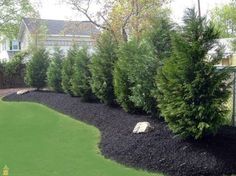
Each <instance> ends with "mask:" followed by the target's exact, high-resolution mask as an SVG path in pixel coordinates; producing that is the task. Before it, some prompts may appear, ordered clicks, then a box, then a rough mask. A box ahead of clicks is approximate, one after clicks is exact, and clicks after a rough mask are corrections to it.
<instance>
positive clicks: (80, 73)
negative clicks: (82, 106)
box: [71, 48, 94, 101]
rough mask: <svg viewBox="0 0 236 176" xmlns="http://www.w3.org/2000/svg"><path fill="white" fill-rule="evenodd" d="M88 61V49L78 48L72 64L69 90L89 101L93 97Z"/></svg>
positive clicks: (89, 60) (89, 58) (89, 59)
mask: <svg viewBox="0 0 236 176" xmlns="http://www.w3.org/2000/svg"><path fill="white" fill-rule="evenodd" d="M90 62H91V56H90V55H89V53H88V49H87V48H82V49H80V50H79V51H78V53H77V55H76V59H75V64H74V66H73V74H72V79H71V91H72V92H73V94H74V95H75V96H81V97H82V99H83V100H84V101H90V100H93V98H94V96H93V94H92V89H91V86H90V80H91V72H90V70H89V65H90Z"/></svg>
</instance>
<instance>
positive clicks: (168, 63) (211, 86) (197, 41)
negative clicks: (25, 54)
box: [26, 9, 230, 139]
mask: <svg viewBox="0 0 236 176" xmlns="http://www.w3.org/2000/svg"><path fill="white" fill-rule="evenodd" d="M218 37H219V33H218V32H217V31H216V30H215V28H214V26H213V25H212V24H211V23H210V22H208V21H207V20H206V18H205V17H199V16H198V15H197V13H196V12H195V10H194V9H189V10H188V11H187V12H186V15H185V17H184V25H183V26H181V27H174V26H173V25H172V24H171V23H170V20H169V19H168V18H166V17H164V18H163V17H160V18H159V19H158V20H157V21H155V22H154V23H153V26H152V29H150V31H149V32H148V33H147V34H145V35H144V36H142V37H141V39H140V38H139V39H136V38H133V39H131V40H130V41H128V42H127V43H121V44H120V43H118V42H117V41H116V40H115V39H114V38H113V36H112V35H111V34H110V33H109V32H103V33H102V35H101V36H100V38H99V39H98V41H97V47H96V53H95V54H93V55H91V54H90V53H89V52H88V50H87V49H86V48H84V49H79V48H77V47H76V46H74V47H73V48H71V49H70V50H69V52H68V55H67V57H66V58H64V56H63V55H62V53H61V51H60V50H59V49H57V50H56V51H55V53H54V56H53V58H52V59H51V61H50V63H49V60H48V56H47V53H46V51H45V50H44V49H40V50H38V51H37V52H36V53H35V54H34V55H33V58H32V60H31V61H30V62H29V64H28V66H27V71H26V82H27V83H28V84H29V85H30V86H34V87H37V88H41V87H44V86H45V85H46V84H48V86H49V87H50V88H52V89H53V90H55V91H57V92H65V93H68V94H70V95H72V96H80V97H82V98H83V99H84V100H86V101H89V100H93V99H94V98H95V97H97V98H98V99H99V100H100V101H101V102H103V103H106V104H108V105H114V104H119V105H120V106H121V107H123V108H124V110H125V111H127V112H137V111H145V112H146V113H149V114H152V115H153V116H159V117H163V118H164V119H165V120H166V122H167V123H168V125H169V127H170V129H171V130H172V131H174V132H175V133H177V134H180V135H181V136H183V137H194V138H196V139H198V138H202V137H203V136H204V135H206V134H212V133H216V131H217V130H218V129H219V127H220V126H221V125H222V124H224V116H225V115H226V113H227V108H226V106H225V104H224V102H226V101H227V99H228V97H229V90H228V88H229V86H230V85H229V84H228V83H227V82H226V80H227V79H228V77H229V74H228V72H227V70H225V69H222V70H217V69H216V67H215V66H214V65H215V64H216V63H217V62H219V59H220V58H221V57H222V50H221V49H220V47H217V43H216V39H217V38H218ZM216 47H217V49H216V54H215V56H212V57H211V58H209V57H207V54H208V51H209V50H211V49H214V48H216ZM46 78H47V79H46ZM121 118H122V117H121Z"/></svg>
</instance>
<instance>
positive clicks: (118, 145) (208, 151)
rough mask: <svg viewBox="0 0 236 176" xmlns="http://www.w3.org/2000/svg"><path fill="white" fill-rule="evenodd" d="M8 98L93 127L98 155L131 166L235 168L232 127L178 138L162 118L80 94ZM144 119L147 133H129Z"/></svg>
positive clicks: (216, 173)
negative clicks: (197, 136)
mask: <svg viewBox="0 0 236 176" xmlns="http://www.w3.org/2000/svg"><path fill="white" fill-rule="evenodd" d="M4 99H5V100H8V101H32V102H39V103H42V104H45V105H47V106H49V107H51V108H53V109H56V110H58V111H60V112H62V113H65V114H68V115H70V116H72V117H73V118H75V119H78V120H81V121H84V122H86V123H88V124H92V125H94V126H96V127H97V128H98V129H99V130H100V131H101V135H102V139H101V143H100V145H99V147H100V149H101V152H102V154H103V155H104V156H105V157H107V158H110V159H113V160H116V161H118V162H120V163H123V164H126V165H128V166H133V167H136V168H142V169H146V170H149V171H157V172H163V173H166V174H168V175H170V176H223V175H230V174H235V173H236V128H233V127H224V128H222V129H221V130H220V131H219V133H218V134H217V135H216V136H215V137H208V138H205V139H203V140H201V141H194V140H183V139H181V138H179V137H176V136H175V135H174V134H172V132H171V131H170V130H169V129H168V127H167V125H166V123H164V122H162V121H158V120H155V119H151V118H150V117H148V116H144V115H131V114H128V113H126V112H124V111H123V110H122V109H120V108H110V107H108V106H105V105H103V104H98V103H84V102H81V99H80V98H72V97H70V96H68V95H65V94H56V93H50V92H46V93H44V92H30V93H28V94H24V95H21V96H19V95H16V94H12V95H9V96H7V97H6V98H4ZM143 121H148V122H150V123H151V124H152V126H153V127H154V128H155V129H154V130H153V131H152V132H150V133H141V134H138V135H137V134H133V133H132V131H133V128H134V126H135V125H136V124H137V123H138V122H143Z"/></svg>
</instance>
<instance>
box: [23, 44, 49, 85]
mask: <svg viewBox="0 0 236 176" xmlns="http://www.w3.org/2000/svg"><path fill="white" fill-rule="evenodd" d="M48 65H49V58H48V53H47V51H46V50H45V49H44V48H39V49H37V50H36V51H35V52H34V53H33V56H32V59H31V60H30V61H29V63H28V64H27V66H26V75H25V82H26V84H27V85H29V86H31V87H36V88H37V89H40V88H43V87H45V86H46V85H47V68H48Z"/></svg>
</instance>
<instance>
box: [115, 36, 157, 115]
mask: <svg viewBox="0 0 236 176" xmlns="http://www.w3.org/2000/svg"><path fill="white" fill-rule="evenodd" d="M151 60H152V61H153V62H155V61H154V55H153V49H152V48H151V47H149V46H148V44H147V42H141V43H139V42H138V41H137V40H135V39H134V40H131V41H129V42H128V43H124V44H123V45H121V46H120V47H119V50H118V61H117V62H116V65H115V70H114V90H115V95H116V97H117V102H118V103H119V104H120V105H121V106H122V107H123V108H124V110H125V111H128V112H135V111H139V110H141V109H142V108H143V107H142V106H143V105H144V104H145V103H146V102H142V101H143V98H141V97H140V96H138V94H140V93H142V94H143V95H144V94H145V93H144V92H143V91H145V90H144V89H146V87H145V88H144V87H142V86H143V81H145V80H143V78H144V77H143V76H144V75H143V74H144V72H145V73H147V72H146V71H147V70H148V68H149V66H150V65H147V64H149V61H151ZM152 64H153V63H152ZM142 69H144V70H142ZM148 72H149V70H148ZM147 74H148V73H147ZM147 74H145V75H146V76H147ZM144 79H148V78H146V77H145V78H144ZM149 85H150V84H148V85H145V86H147V87H148V86H149ZM143 88H144V89H143ZM141 96H142V95H141ZM144 96H146V95H144ZM147 96H148V95H147ZM141 99H142V100H141Z"/></svg>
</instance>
